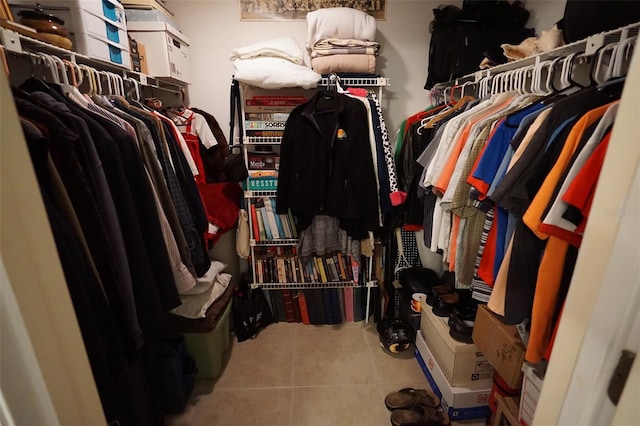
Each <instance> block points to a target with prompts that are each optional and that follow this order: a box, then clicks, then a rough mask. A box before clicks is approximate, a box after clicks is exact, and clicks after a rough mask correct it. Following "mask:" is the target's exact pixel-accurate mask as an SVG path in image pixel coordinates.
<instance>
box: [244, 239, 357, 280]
mask: <svg viewBox="0 0 640 426" xmlns="http://www.w3.org/2000/svg"><path fill="white" fill-rule="evenodd" d="M280 249H281V250H282V248H280ZM292 249H293V250H294V251H295V248H292ZM255 265H256V271H255V272H256V274H255V276H256V280H257V282H258V283H260V284H264V283H280V284H287V283H338V282H349V281H357V278H358V264H357V263H355V262H354V260H353V258H352V257H351V256H346V255H343V254H342V253H334V254H332V255H325V256H315V257H313V258H311V259H310V260H307V261H303V260H302V259H301V258H300V257H299V256H297V255H296V254H295V252H294V253H293V254H284V255H282V254H274V253H268V254H262V255H260V254H257V255H256V259H255Z"/></svg>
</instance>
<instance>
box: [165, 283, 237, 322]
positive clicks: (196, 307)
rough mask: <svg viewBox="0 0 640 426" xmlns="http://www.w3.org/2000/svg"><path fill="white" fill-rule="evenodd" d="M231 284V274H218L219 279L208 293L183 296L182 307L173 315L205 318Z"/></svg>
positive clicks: (175, 310) (176, 309)
mask: <svg viewBox="0 0 640 426" xmlns="http://www.w3.org/2000/svg"><path fill="white" fill-rule="evenodd" d="M230 282H231V274H224V273H222V274H218V277H217V279H216V280H215V281H214V282H213V285H212V286H211V288H210V289H209V290H208V291H207V292H205V293H202V294H196V295H192V296H181V297H180V299H181V300H182V305H180V306H178V307H177V308H175V309H172V310H171V313H172V314H175V315H180V316H181V317H185V318H190V319H196V318H204V317H205V316H206V313H207V309H208V308H209V306H211V304H212V303H213V302H215V301H216V299H218V298H219V297H220V296H221V295H222V293H224V291H225V290H226V289H227V287H228V286H229V283H230Z"/></svg>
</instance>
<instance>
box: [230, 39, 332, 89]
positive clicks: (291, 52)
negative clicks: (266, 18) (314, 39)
mask: <svg viewBox="0 0 640 426" xmlns="http://www.w3.org/2000/svg"><path fill="white" fill-rule="evenodd" d="M229 59H230V60H231V61H233V71H234V73H233V76H234V78H235V79H236V80H238V81H240V82H241V83H245V84H249V85H251V86H255V87H261V88H263V89H281V88H283V87H303V88H305V89H311V88H314V87H317V86H318V82H319V81H320V79H321V78H322V76H321V75H320V74H318V73H317V72H315V71H313V70H312V69H311V68H309V67H307V66H305V65H304V52H303V50H302V49H301V48H300V46H299V45H298V42H297V41H296V40H295V39H294V38H293V37H277V38H273V39H269V40H264V41H260V42H257V43H254V44H251V45H249V46H244V47H240V48H237V49H234V50H233V51H232V52H231V56H230V57H229Z"/></svg>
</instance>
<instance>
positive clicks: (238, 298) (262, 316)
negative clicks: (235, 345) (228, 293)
mask: <svg viewBox="0 0 640 426" xmlns="http://www.w3.org/2000/svg"><path fill="white" fill-rule="evenodd" d="M231 312H232V313H233V327H234V330H235V333H236V337H237V338H238V342H244V341H245V340H248V339H254V338H256V337H257V336H258V333H259V332H260V330H262V329H263V328H265V327H266V326H268V325H269V324H273V322H274V319H273V314H272V313H271V308H270V307H269V302H267V298H266V296H265V294H264V291H263V290H262V289H261V288H255V289H250V288H249V286H248V285H247V284H243V285H240V286H239V287H238V289H236V291H235V292H234V293H233V305H232V307H231Z"/></svg>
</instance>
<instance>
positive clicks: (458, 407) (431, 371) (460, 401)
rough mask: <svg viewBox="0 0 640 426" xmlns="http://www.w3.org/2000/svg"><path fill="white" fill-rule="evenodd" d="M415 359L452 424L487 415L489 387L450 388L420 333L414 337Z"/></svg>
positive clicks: (484, 417) (484, 418)
mask: <svg viewBox="0 0 640 426" xmlns="http://www.w3.org/2000/svg"><path fill="white" fill-rule="evenodd" d="M416 359H417V360H418V363H419V364H420V367H421V368H422V371H423V372H424V375H425V376H426V378H427V381H428V382H429V385H430V386H431V389H433V391H434V392H435V393H436V395H438V396H439V397H440V399H441V401H442V408H443V409H444V410H445V411H446V412H447V414H448V415H449V417H450V418H451V421H452V422H455V421H458V420H469V419H482V421H483V422H484V421H485V420H486V418H487V416H488V415H489V395H490V394H491V385H489V386H488V387H486V388H482V389H477V388H476V389H469V388H466V387H459V386H451V385H450V384H449V381H448V380H447V378H446V377H445V375H444V373H443V371H442V369H441V368H440V366H439V365H438V362H437V361H436V359H435V357H434V356H433V353H432V352H431V351H430V350H429V348H428V347H427V344H426V343H425V341H424V337H423V336H422V331H421V332H419V333H418V335H417V336H416Z"/></svg>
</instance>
